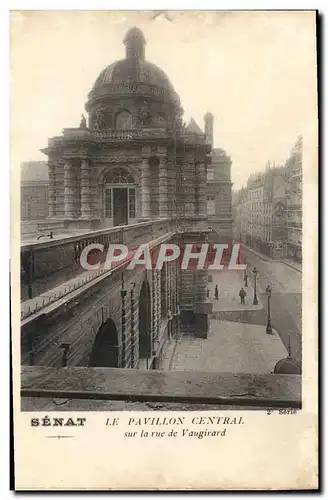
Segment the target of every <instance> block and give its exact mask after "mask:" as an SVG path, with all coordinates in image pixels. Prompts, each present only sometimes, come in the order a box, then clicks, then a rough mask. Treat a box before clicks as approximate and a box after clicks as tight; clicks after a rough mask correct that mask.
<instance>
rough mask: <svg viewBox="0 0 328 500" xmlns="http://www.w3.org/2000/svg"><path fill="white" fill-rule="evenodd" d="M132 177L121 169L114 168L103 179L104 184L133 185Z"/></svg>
mask: <svg viewBox="0 0 328 500" xmlns="http://www.w3.org/2000/svg"><path fill="white" fill-rule="evenodd" d="M134 183H135V182H134V178H133V177H132V175H131V174H130V173H129V172H127V171H126V170H123V169H122V168H114V169H113V170H111V171H110V172H108V174H107V175H106V177H105V184H134Z"/></svg>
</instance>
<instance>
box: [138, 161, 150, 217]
mask: <svg viewBox="0 0 328 500" xmlns="http://www.w3.org/2000/svg"><path fill="white" fill-rule="evenodd" d="M140 195H141V217H142V218H143V219H150V165H149V158H148V157H145V158H144V159H143V160H142V165H141V192H140Z"/></svg>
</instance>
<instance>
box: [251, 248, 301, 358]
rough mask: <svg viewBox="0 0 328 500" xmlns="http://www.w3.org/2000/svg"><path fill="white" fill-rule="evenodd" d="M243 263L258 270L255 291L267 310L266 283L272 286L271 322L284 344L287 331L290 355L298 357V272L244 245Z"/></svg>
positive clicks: (299, 288) (299, 355)
mask: <svg viewBox="0 0 328 500" xmlns="http://www.w3.org/2000/svg"><path fill="white" fill-rule="evenodd" d="M244 253H245V257H246V261H247V264H248V266H249V267H250V268H253V267H254V266H256V268H257V269H258V271H259V277H258V295H259V298H260V299H261V301H262V304H263V306H264V308H265V310H266V311H267V308H268V305H267V297H266V293H265V288H266V286H267V285H268V284H269V283H270V285H271V287H272V296H271V316H272V326H273V327H274V328H275V329H276V330H277V332H278V333H279V335H280V337H281V340H282V341H283V343H284V345H285V346H286V347H287V346H288V338H289V335H290V342H291V350H292V355H293V356H294V357H296V358H297V359H299V360H301V354H302V347H301V331H302V274H301V273H300V272H299V271H296V270H295V269H293V268H291V267H289V266H287V265H286V264H284V263H282V262H274V261H265V260H262V259H261V258H260V257H258V256H257V255H255V254H254V253H252V252H251V251H249V250H248V249H244Z"/></svg>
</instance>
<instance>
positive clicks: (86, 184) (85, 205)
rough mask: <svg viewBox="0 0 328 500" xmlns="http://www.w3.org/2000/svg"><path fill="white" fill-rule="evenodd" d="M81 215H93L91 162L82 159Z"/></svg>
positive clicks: (84, 217)
mask: <svg viewBox="0 0 328 500" xmlns="http://www.w3.org/2000/svg"><path fill="white" fill-rule="evenodd" d="M81 217H82V218H83V219H90V217H91V185H90V163H89V160H82V164H81Z"/></svg>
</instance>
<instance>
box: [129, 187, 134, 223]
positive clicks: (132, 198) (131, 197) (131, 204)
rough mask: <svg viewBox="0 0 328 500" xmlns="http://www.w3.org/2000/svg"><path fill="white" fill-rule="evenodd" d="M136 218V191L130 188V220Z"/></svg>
mask: <svg viewBox="0 0 328 500" xmlns="http://www.w3.org/2000/svg"><path fill="white" fill-rule="evenodd" d="M135 218H136V190H135V189H134V188H129V219H135Z"/></svg>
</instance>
